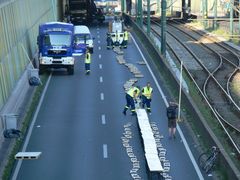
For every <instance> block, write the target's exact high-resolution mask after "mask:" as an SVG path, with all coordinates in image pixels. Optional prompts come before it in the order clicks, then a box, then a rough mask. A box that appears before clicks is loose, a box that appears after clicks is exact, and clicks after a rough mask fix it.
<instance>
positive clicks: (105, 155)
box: [103, 144, 108, 159]
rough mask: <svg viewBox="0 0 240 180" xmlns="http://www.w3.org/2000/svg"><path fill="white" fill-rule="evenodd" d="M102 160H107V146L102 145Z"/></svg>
mask: <svg viewBox="0 0 240 180" xmlns="http://www.w3.org/2000/svg"><path fill="white" fill-rule="evenodd" d="M103 158H104V159H106V158H108V147H107V144H103Z"/></svg>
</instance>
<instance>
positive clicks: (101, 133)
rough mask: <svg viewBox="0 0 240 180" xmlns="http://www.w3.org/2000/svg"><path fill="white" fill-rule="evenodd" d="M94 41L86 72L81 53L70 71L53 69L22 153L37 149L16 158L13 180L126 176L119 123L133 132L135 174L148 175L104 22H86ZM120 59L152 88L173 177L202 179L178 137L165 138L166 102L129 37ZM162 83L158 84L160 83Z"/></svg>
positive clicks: (122, 72) (116, 179)
mask: <svg viewBox="0 0 240 180" xmlns="http://www.w3.org/2000/svg"><path fill="white" fill-rule="evenodd" d="M90 30H91V32H92V34H93V35H94V37H95V40H94V53H93V54H92V64H91V74H90V75H85V70H84V57H83V56H81V57H78V58H77V59H76V66H75V74H74V75H73V76H71V75H67V72H66V71H65V70H54V71H53V72H52V75H51V78H50V81H49V84H48V86H47V89H46V92H45V96H44V98H43V101H42V103H41V104H40V109H39V112H38V114H37V116H36V120H35V123H34V125H33V128H32V129H30V131H31V136H30V138H29V140H26V142H25V146H26V148H25V149H23V151H27V152H39V151H40V152H42V154H41V156H40V157H39V159H37V160H23V161H19V162H18V164H17V166H16V169H15V171H14V174H13V178H12V179H17V180H130V179H133V178H132V173H131V172H130V171H131V170H132V168H133V163H132V162H131V160H130V158H129V157H128V155H127V152H126V148H125V147H123V144H122V140H121V137H122V136H123V133H124V126H126V125H129V127H130V129H131V131H132V138H131V139H130V142H129V143H130V144H131V146H132V147H133V153H134V155H135V156H136V158H137V160H138V161H139V169H138V170H137V172H136V174H137V175H138V176H139V177H141V179H148V175H147V167H146V162H145V157H144V152H143V146H142V144H141V137H140V134H139V129H138V126H137V121H136V117H133V116H131V115H130V112H128V114H127V115H126V116H124V115H123V114H122V110H123V108H124V106H125V93H124V89H123V84H124V83H125V82H126V81H127V80H129V79H130V78H132V77H133V74H132V73H131V72H130V71H129V70H128V69H127V68H126V66H124V65H120V64H118V63H117V61H116V53H115V52H113V50H107V49H106V32H107V25H106V26H101V27H91V28H90ZM124 58H125V59H126V61H127V62H131V63H133V64H135V65H136V67H138V69H139V70H140V71H141V72H142V74H143V75H144V78H139V81H138V83H137V85H139V86H141V87H143V86H144V85H145V84H146V83H147V82H148V81H150V82H151V84H152V87H153V89H154V95H153V101H152V115H151V116H150V117H149V119H150V121H151V122H155V123H156V124H157V125H158V128H159V131H160V134H162V135H163V136H164V138H163V140H162V144H163V145H164V147H165V148H166V149H167V159H168V160H169V161H170V162H171V171H170V173H169V174H170V175H171V176H172V177H173V179H179V180H182V179H184V180H195V179H199V178H201V176H199V175H198V174H197V171H196V170H195V168H194V166H193V163H192V161H191V159H190V157H189V155H188V153H187V151H186V148H185V146H184V143H183V140H182V138H181V137H180V135H179V134H177V139H176V140H169V139H168V131H167V118H166V113H165V109H166V105H165V103H164V100H163V98H162V96H161V94H160V92H159V90H158V87H157V84H156V82H155V80H154V79H153V77H152V75H151V73H150V71H149V70H148V68H147V66H146V65H139V64H137V62H138V61H143V57H142V56H141V54H140V53H139V50H138V49H137V48H136V46H135V43H134V41H133V40H131V41H130V42H129V46H128V48H127V49H124ZM159 85H160V86H161V84H159Z"/></svg>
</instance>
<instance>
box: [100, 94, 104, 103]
mask: <svg viewBox="0 0 240 180" xmlns="http://www.w3.org/2000/svg"><path fill="white" fill-rule="evenodd" d="M101 100H102V101H103V100H104V94H103V93H101Z"/></svg>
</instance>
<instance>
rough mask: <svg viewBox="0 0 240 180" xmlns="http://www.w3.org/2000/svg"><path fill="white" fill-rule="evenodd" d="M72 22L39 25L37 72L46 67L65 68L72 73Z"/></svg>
mask: <svg viewBox="0 0 240 180" xmlns="http://www.w3.org/2000/svg"><path fill="white" fill-rule="evenodd" d="M73 28H74V26H73V24H69V23H62V22H48V23H44V24H41V25H39V35H38V40H37V44H38V49H39V74H42V73H43V72H44V71H45V70H47V69H48V68H66V69H67V71H68V73H69V74H74V58H73V56H72V53H73Z"/></svg>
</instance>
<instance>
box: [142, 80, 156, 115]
mask: <svg viewBox="0 0 240 180" xmlns="http://www.w3.org/2000/svg"><path fill="white" fill-rule="evenodd" d="M152 93H153V89H152V87H151V85H150V82H148V83H147V85H146V86H145V87H143V88H142V108H144V107H145V104H146V106H147V112H148V113H149V114H150V113H151V101H152Z"/></svg>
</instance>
